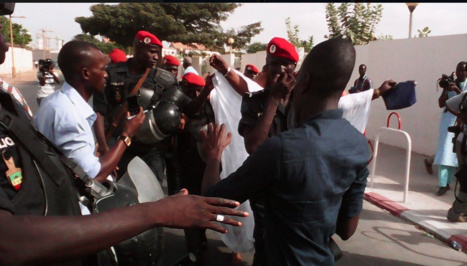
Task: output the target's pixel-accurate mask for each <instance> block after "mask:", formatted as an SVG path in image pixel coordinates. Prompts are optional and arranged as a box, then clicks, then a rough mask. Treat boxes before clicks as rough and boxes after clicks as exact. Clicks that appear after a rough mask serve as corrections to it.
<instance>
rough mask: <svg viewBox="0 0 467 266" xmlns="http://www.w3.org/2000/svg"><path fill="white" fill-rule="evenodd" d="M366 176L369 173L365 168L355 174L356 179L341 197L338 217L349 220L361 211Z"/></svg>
mask: <svg viewBox="0 0 467 266" xmlns="http://www.w3.org/2000/svg"><path fill="white" fill-rule="evenodd" d="M368 174H369V171H368V167H366V166H365V167H363V169H362V170H361V171H360V172H359V173H358V174H357V178H356V179H355V181H354V182H353V183H352V184H351V185H350V188H349V189H348V190H347V191H346V192H345V193H344V195H343V197H342V204H341V208H340V210H339V216H342V217H346V218H351V217H354V216H355V215H358V214H359V213H360V212H361V211H362V208H363V196H364V193H365V188H366V183H367V177H368Z"/></svg>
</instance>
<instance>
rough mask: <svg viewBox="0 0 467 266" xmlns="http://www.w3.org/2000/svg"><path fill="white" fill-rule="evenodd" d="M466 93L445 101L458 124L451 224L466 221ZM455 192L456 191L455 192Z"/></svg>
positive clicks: (455, 143) (449, 214)
mask: <svg viewBox="0 0 467 266" xmlns="http://www.w3.org/2000/svg"><path fill="white" fill-rule="evenodd" d="M466 95H467V92H463V93H461V94H459V95H457V96H455V97H452V98H450V99H449V100H447V101H446V109H447V110H448V111H449V112H451V113H452V114H454V115H455V116H457V118H458V120H457V121H458V122H459V124H458V125H456V127H454V128H453V129H454V130H453V131H454V134H455V136H454V138H453V140H452V142H453V143H454V151H455V152H456V155H457V159H458V162H459V170H458V171H457V172H456V174H455V176H456V178H457V181H458V182H459V191H458V192H457V193H456V192H455V193H454V196H455V197H456V199H455V200H454V202H453V204H452V207H451V208H450V209H449V211H448V214H447V219H448V220H449V221H451V222H466V221H467V217H466V215H467V156H466V155H467V148H466V140H467V101H466ZM455 191H456V190H455Z"/></svg>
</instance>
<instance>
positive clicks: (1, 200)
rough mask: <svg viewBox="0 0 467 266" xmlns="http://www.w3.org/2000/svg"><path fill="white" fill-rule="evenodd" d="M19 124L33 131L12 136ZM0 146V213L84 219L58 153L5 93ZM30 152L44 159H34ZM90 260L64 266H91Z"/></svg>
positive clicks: (0, 104) (0, 113) (0, 105)
mask: <svg viewBox="0 0 467 266" xmlns="http://www.w3.org/2000/svg"><path fill="white" fill-rule="evenodd" d="M9 117H13V119H10V118H9ZM17 120H19V121H20V122H21V121H22V122H23V123H25V124H26V125H30V127H27V130H21V131H20V130H15V131H14V132H13V130H14V129H15V127H14V126H12V125H13V124H15V123H18V122H16V121H17ZM10 121H13V122H10ZM17 134H22V135H23V136H27V137H28V138H30V139H31V140H32V142H33V143H34V145H25V144H24V143H22V142H21V141H20V140H19V139H18V138H17ZM0 142H1V144H0V153H1V156H2V158H1V159H0V209H2V210H4V211H8V212H10V213H12V214H14V215H36V216H57V215H60V216H70V215H81V212H80V208H79V205H78V190H77V189H76V187H75V186H74V182H75V178H74V175H73V173H72V172H71V171H70V170H69V169H68V168H66V167H65V166H64V165H63V164H62V163H61V161H60V160H59V159H58V156H57V153H56V152H55V150H53V149H51V148H50V146H48V144H47V143H46V141H45V140H43V139H41V138H39V137H37V136H36V135H35V132H34V129H33V126H32V123H31V118H30V116H29V115H28V114H27V113H26V111H25V110H24V107H23V106H22V105H21V104H20V103H19V102H18V101H16V100H15V99H14V98H13V96H11V94H9V93H7V92H5V91H4V90H3V89H0ZM32 146H33V147H32ZM31 149H32V150H35V151H36V153H40V155H41V156H37V155H34V154H33V153H32V152H31ZM10 181H12V182H10ZM15 185H16V188H15ZM11 229H12V230H14V228H11ZM95 258H96V257H95V256H93V259H95ZM89 259H90V258H83V259H81V260H73V261H69V262H66V263H63V264H66V265H68V264H70V265H80V264H83V265H89V263H90V261H89Z"/></svg>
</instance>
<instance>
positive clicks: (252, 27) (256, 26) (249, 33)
mask: <svg viewBox="0 0 467 266" xmlns="http://www.w3.org/2000/svg"><path fill="white" fill-rule="evenodd" d="M262 30H263V28H261V22H256V23H253V24H249V25H246V26H243V27H240V28H239V29H238V30H235V29H230V30H228V31H226V32H225V33H224V34H223V35H224V36H225V37H220V38H218V39H217V42H216V47H220V46H223V44H224V43H225V40H228V39H229V38H233V39H234V42H233V44H232V48H234V49H245V48H247V46H248V45H247V44H248V43H250V40H251V38H252V37H253V36H255V35H257V34H259V33H260V32H261V31H262Z"/></svg>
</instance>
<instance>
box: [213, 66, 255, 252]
mask: <svg viewBox="0 0 467 266" xmlns="http://www.w3.org/2000/svg"><path fill="white" fill-rule="evenodd" d="M232 71H235V72H236V73H237V74H238V75H240V76H241V77H243V79H244V80H245V81H246V82H247V84H248V88H249V91H250V92H251V91H257V90H261V89H262V88H261V87H260V86H259V85H258V84H257V83H256V82H254V81H252V80H250V79H249V78H247V77H245V76H244V75H243V74H242V73H241V72H239V71H237V70H234V69H232ZM213 84H214V89H213V90H212V91H211V94H210V97H211V98H210V103H211V105H212V107H213V110H214V116H215V120H216V124H225V126H226V130H227V132H231V133H232V141H231V143H230V144H229V146H227V148H226V149H225V150H224V152H223V153H222V172H221V175H220V177H221V179H224V178H226V177H227V176H229V175H230V174H231V173H233V172H235V171H236V170H237V168H239V167H240V166H241V165H242V163H243V161H245V159H246V158H247V157H248V153H247V152H246V149H245V144H244V141H243V137H242V136H240V135H239V134H238V122H239V121H240V118H241V117H242V114H241V112H240V107H241V103H242V96H240V95H239V94H238V93H237V92H236V91H235V90H234V88H232V86H230V84H229V82H228V81H227V80H226V79H225V77H224V76H223V75H222V74H221V73H219V72H218V71H216V72H215V77H214V78H213ZM237 209H238V210H241V211H245V212H248V213H249V214H250V215H249V216H248V217H235V219H237V220H239V221H240V222H242V226H241V227H235V226H230V225H224V226H225V227H226V229H227V230H228V231H229V232H228V233H227V234H221V239H222V241H223V242H224V244H225V245H226V246H227V247H228V248H229V249H230V250H232V252H237V253H238V252H240V253H244V252H253V250H254V245H253V243H254V238H253V230H254V228H255V222H254V219H253V212H252V211H251V208H250V202H249V201H245V202H244V203H242V204H241V205H240V206H239V207H238V208H237Z"/></svg>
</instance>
